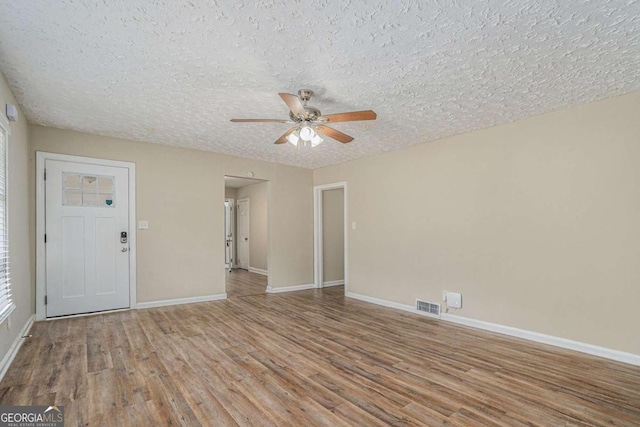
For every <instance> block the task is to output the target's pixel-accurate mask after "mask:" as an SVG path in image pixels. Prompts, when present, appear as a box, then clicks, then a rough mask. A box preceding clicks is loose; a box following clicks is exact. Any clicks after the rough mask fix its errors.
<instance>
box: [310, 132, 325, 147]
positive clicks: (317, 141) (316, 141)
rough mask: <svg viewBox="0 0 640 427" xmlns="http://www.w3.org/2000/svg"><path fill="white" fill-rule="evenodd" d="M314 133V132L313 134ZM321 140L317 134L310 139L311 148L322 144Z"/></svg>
mask: <svg viewBox="0 0 640 427" xmlns="http://www.w3.org/2000/svg"><path fill="white" fill-rule="evenodd" d="M314 133H315V132H314ZM322 141H323V139H322V138H320V135H318V134H317V133H316V134H315V135H314V136H313V138H311V147H317V146H318V145H320V144H322Z"/></svg>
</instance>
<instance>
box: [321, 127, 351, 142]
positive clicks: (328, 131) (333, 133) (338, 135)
mask: <svg viewBox="0 0 640 427" xmlns="http://www.w3.org/2000/svg"><path fill="white" fill-rule="evenodd" d="M315 130H316V132H318V133H321V134H323V135H326V136H328V137H329V138H333V139H335V140H336V141H340V142H342V143H343V144H346V143H347V142H351V141H353V138H352V137H350V136H349V135H347V134H346V133H342V132H340V131H337V130H335V129H333V128H330V127H328V126H316V127H315Z"/></svg>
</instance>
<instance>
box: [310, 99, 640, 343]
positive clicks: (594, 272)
mask: <svg viewBox="0 0 640 427" xmlns="http://www.w3.org/2000/svg"><path fill="white" fill-rule="evenodd" d="M638 111H640V93H634V94H630V95H627V96H623V97H618V98H612V99H608V100H604V101H601V102H597V103H592V104H587V105H583V106H579V107H575V108H571V109H568V110H565V111H561V112H557V113H552V114H547V115H542V116H538V117H534V118H531V119H527V120H522V121H518V122H515V123H511V124H507V125H503V126H499V127H495V128H491V129H486V130H482V131H477V132H472V133H468V134H464V135H459V136H456V137H452V138H447V139H443V140H439V141H434V142H430V143H426V144H421V145H419V146H415V147H412V148H409V149H405V150H401V151H395V152H390V153H386V154H383V155H379V156H374V157H369V158H365V159H361V160H357V161H353V162H349V163H346V164H342V165H338V166H332V167H327V168H323V169H318V170H316V171H314V182H315V184H316V185H320V184H326V183H332V182H338V181H347V182H348V185H349V193H348V194H349V196H348V197H349V200H348V211H349V221H350V222H352V221H353V222H356V223H357V229H356V230H351V229H349V274H350V276H349V291H351V292H354V293H358V294H363V295H368V296H371V297H375V298H382V299H386V300H389V301H394V302H398V303H403V304H409V305H414V304H415V299H416V298H422V299H426V300H431V301H439V300H440V298H441V293H442V290H450V291H458V292H461V293H462V295H463V308H462V309H461V310H459V311H458V313H456V314H459V315H461V316H466V317H470V318H475V319H480V320H484V321H488V322H494V323H498V324H502V325H508V326H513V327H517V328H522V329H526V330H531V331H536V332H540V333H545V334H550V335H554V336H558V337H563V338H568V339H572V340H576V341H581V342H585V343H590V344H595V345H600V346H604V347H607V348H611V349H616V350H621V351H626V352H631V353H635V354H640V335H639V334H638V325H640V310H638V302H639V301H640V286H639V284H640V261H639V260H640V166H639V165H640V119H639V118H638ZM360 143H362V144H366V143H367V141H361V142H360Z"/></svg>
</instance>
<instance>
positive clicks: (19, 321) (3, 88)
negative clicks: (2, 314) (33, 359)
mask: <svg viewBox="0 0 640 427" xmlns="http://www.w3.org/2000/svg"><path fill="white" fill-rule="evenodd" d="M6 104H13V105H15V106H18V103H17V102H16V100H15V98H14V97H13V94H12V93H11V90H10V89H9V86H8V85H7V82H6V80H5V78H4V76H3V75H2V74H0V109H1V111H2V112H1V114H3V115H4V114H5V113H4V112H5V105H6ZM10 126H11V136H10V137H9V152H8V154H9V155H8V174H9V187H8V195H9V199H8V205H7V206H8V209H9V242H10V243H9V244H10V251H11V252H10V257H11V258H10V263H11V267H10V268H11V287H12V290H13V291H12V293H13V300H14V302H15V304H16V309H15V310H14V311H13V313H12V314H11V316H10V318H9V320H8V321H5V322H4V323H3V324H2V325H0V360H1V359H2V358H3V357H4V356H5V354H6V353H7V351H8V350H9V348H10V347H11V344H12V343H13V341H14V340H15V339H16V338H17V336H18V332H20V329H22V327H23V326H24V325H25V323H26V322H27V321H28V320H29V318H30V317H31V315H32V314H34V312H35V300H34V298H33V294H34V282H33V276H32V275H31V269H32V268H33V265H35V264H34V263H33V262H32V258H31V250H30V247H31V235H30V232H29V208H30V201H29V198H28V196H27V194H28V192H29V191H28V188H29V184H28V183H29V181H30V178H29V169H28V164H29V161H28V159H29V147H28V145H29V141H28V139H29V138H28V137H29V135H28V124H27V118H26V117H25V116H24V114H23V113H22V111H19V119H18V121H17V122H11V124H10ZM7 322H8V323H10V325H11V326H10V327H9V328H8V327H7Z"/></svg>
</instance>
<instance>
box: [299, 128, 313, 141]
mask: <svg viewBox="0 0 640 427" xmlns="http://www.w3.org/2000/svg"><path fill="white" fill-rule="evenodd" d="M299 133H300V138H301V139H302V140H303V141H305V142H309V141H311V140H312V139H313V137H314V136H316V133H315V132H314V131H313V129H311V127H310V126H302V128H300V131H299Z"/></svg>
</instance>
